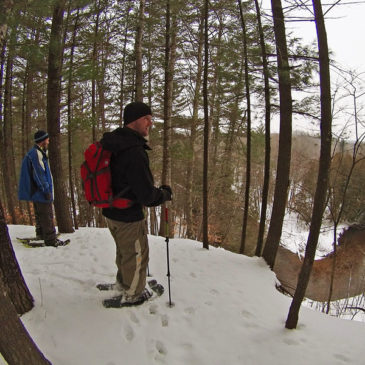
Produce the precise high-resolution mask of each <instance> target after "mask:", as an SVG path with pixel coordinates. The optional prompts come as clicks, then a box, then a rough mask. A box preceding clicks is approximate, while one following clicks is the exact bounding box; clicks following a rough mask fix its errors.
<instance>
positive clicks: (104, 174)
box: [81, 142, 133, 209]
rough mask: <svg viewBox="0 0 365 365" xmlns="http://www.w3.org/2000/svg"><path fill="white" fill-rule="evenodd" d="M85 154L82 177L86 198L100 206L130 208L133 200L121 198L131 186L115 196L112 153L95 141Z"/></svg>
mask: <svg viewBox="0 0 365 365" xmlns="http://www.w3.org/2000/svg"><path fill="white" fill-rule="evenodd" d="M84 155H85V161H84V162H83V164H82V165H81V179H82V186H83V189H84V193H85V198H86V200H87V201H88V202H89V203H90V204H92V205H94V206H95V207H99V208H111V207H114V208H119V209H123V208H129V207H130V206H131V205H132V203H133V202H132V200H129V199H124V198H120V196H122V195H123V194H124V193H126V192H127V191H128V190H129V189H130V188H129V187H127V188H126V189H124V190H123V191H122V192H120V193H119V194H118V195H117V196H113V192H112V177H111V173H110V157H111V155H112V153H111V152H110V151H107V150H104V149H103V147H102V145H101V144H100V142H95V143H92V144H91V145H90V146H89V147H88V148H87V149H86V150H85V152H84Z"/></svg>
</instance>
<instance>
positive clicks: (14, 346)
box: [0, 223, 51, 365]
mask: <svg viewBox="0 0 365 365" xmlns="http://www.w3.org/2000/svg"><path fill="white" fill-rule="evenodd" d="M1 224H2V223H1ZM2 279H3V278H2V277H1V275H0V327H1V331H0V353H1V355H2V356H3V357H4V359H5V361H6V362H7V363H8V364H9V365H13V364H14V365H15V364H16V365H44V364H51V363H50V362H49V361H48V360H47V359H46V358H45V357H44V355H43V354H42V352H41V351H40V350H39V348H38V347H37V345H36V344H35V343H34V341H33V340H32V338H31V337H30V335H29V333H28V331H27V330H26V328H25V327H24V325H23V323H22V322H21V320H20V319H19V317H18V315H17V313H16V311H15V308H14V306H13V305H12V303H11V301H10V298H9V296H8V294H7V290H6V288H5V286H4V283H3V280H2Z"/></svg>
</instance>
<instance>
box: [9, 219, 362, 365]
mask: <svg viewBox="0 0 365 365" xmlns="http://www.w3.org/2000/svg"><path fill="white" fill-rule="evenodd" d="M9 233H10V236H11V238H12V242H13V246H14V249H15V252H16V255H17V258H18V261H19V264H20V266H21V269H22V272H23V275H24V277H25V280H26V282H27V284H28V287H29V289H30V291H31V293H32V294H33V296H34V298H35V308H34V309H33V310H31V311H30V312H29V313H27V314H25V315H24V316H22V317H21V319H22V321H23V323H24V324H25V326H26V328H27V329H28V331H29V332H30V334H31V335H32V337H33V339H34V340H35V342H36V343H37V345H38V346H39V348H40V349H41V350H42V351H43V353H44V354H45V356H46V357H47V358H48V359H49V360H50V361H51V362H52V363H53V365H102V364H105V365H119V364H127V365H150V364H168V365H223V364H224V365H266V364H273V365H278V364H293V363H295V364H298V365H300V364H303V365H307V364H311V365H314V364H320V365H325V364H328V365H334V364H356V365H359V364H365V346H364V336H365V324H364V323H362V322H355V321H348V320H342V319H338V318H334V317H330V316H327V315H325V314H322V313H319V312H316V311H313V310H310V309H308V308H304V307H303V308H302V309H301V311H300V317H299V325H298V328H297V329H296V330H287V329H285V327H284V325H285V320H286V317H287V314H288V310H289V306H290V303H291V299H290V298H288V297H285V296H283V295H282V294H280V293H279V292H278V291H276V289H275V281H276V279H275V274H274V273H273V272H272V271H270V269H269V268H268V267H267V265H266V264H265V262H264V260H263V259H261V258H249V257H245V256H242V255H237V254H234V253H231V252H228V251H225V250H223V249H218V248H211V249H210V250H205V249H203V248H202V244H201V243H199V242H195V241H190V240H183V239H170V246H169V247H170V271H171V298H172V302H173V303H174V306H172V307H170V306H169V305H168V285H167V276H166V273H167V266H166V260H167V258H166V243H165V240H164V238H162V237H154V236H150V237H149V240H150V265H149V268H150V272H151V274H152V275H153V277H154V278H156V279H157V280H158V281H159V282H160V283H162V284H163V285H164V286H165V294H164V295H163V296H162V297H158V298H156V299H155V300H153V301H151V302H147V303H144V304H143V305H142V306H140V307H135V308H123V309H106V308H104V307H103V306H102V304H101V302H102V300H103V299H104V298H107V297H109V296H112V295H113V294H114V293H113V292H109V293H108V292H100V291H99V290H98V289H96V287H95V285H96V284H97V283H100V282H111V281H113V280H114V275H115V264H114V254H115V248H114V242H113V239H112V237H111V235H110V233H109V231H108V229H100V228H99V229H98V228H80V229H79V230H78V231H77V232H75V233H73V234H69V235H63V236H62V237H63V238H70V239H71V244H70V245H68V246H66V247H59V248H50V247H45V248H35V249H31V248H25V247H23V246H22V245H21V244H20V243H19V242H17V241H16V237H18V236H29V235H33V233H34V228H33V227H29V226H9Z"/></svg>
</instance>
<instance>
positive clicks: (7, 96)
mask: <svg viewBox="0 0 365 365" xmlns="http://www.w3.org/2000/svg"><path fill="white" fill-rule="evenodd" d="M15 37H16V30H15V29H13V30H12V31H11V36H10V40H9V42H8V57H7V63H6V73H5V85H4V118H3V125H0V127H1V128H2V137H3V138H2V151H1V152H2V153H1V154H2V169H3V179H4V185H5V189H6V202H7V210H8V212H9V214H10V216H11V220H12V223H13V224H17V223H18V221H17V215H16V207H17V206H18V204H17V203H18V200H17V198H16V190H17V186H18V184H17V181H16V179H15V177H16V173H15V165H14V161H15V158H14V148H13V126H12V125H13V112H12V97H13V95H12V89H13V62H14V47H15V42H16V40H15Z"/></svg>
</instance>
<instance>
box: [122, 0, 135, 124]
mask: <svg viewBox="0 0 365 365" xmlns="http://www.w3.org/2000/svg"><path fill="white" fill-rule="evenodd" d="M132 7H133V5H132V1H131V0H128V2H127V7H126V16H125V28H124V39H123V50H122V64H121V66H120V67H121V71H120V105H119V118H120V121H121V122H122V120H123V107H124V94H125V91H124V81H125V69H126V59H127V44H128V28H129V13H130V12H131V10H132Z"/></svg>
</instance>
